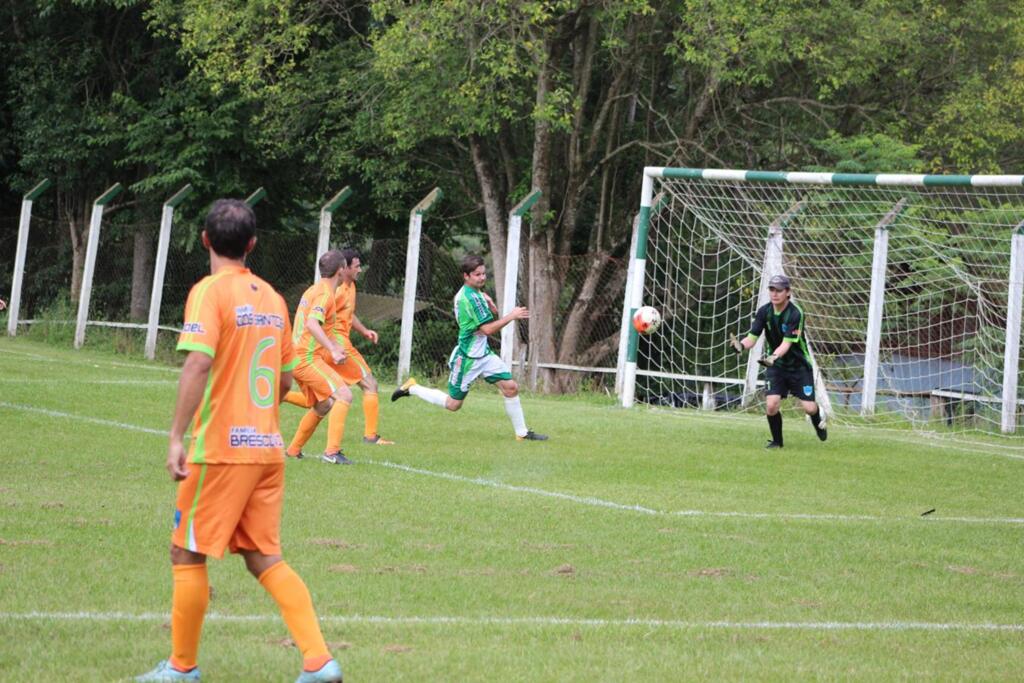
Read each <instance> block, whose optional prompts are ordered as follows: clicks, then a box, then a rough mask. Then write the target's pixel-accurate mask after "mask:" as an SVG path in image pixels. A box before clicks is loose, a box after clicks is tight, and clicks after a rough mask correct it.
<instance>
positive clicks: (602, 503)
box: [0, 401, 1024, 525]
mask: <svg viewBox="0 0 1024 683" xmlns="http://www.w3.org/2000/svg"><path fill="white" fill-rule="evenodd" d="M0 408H11V409H13V410H23V411H27V412H33V413H41V414H43V415H48V416H50V417H61V418H67V419H72V420H80V421H82V422H89V423H92V424H99V425H103V426H107V427H114V428H116V429H125V430H129V431H137V432H144V433H146V434H155V435H157V436H167V435H168V432H167V431H166V430H162V429H150V428H148V427H140V426H137V425H133V424H128V423H125V422H115V421H113V420H103V419H100V418H94V417H84V416H82V415H76V414H74V413H64V412H59V411H56V410H49V409H46V408H37V407H35V406H26V405H20V404H17V403H8V402H6V401H0ZM356 462H357V463H364V464H367V465H376V466H378V467H385V468H389V469H394V470H399V471H402V472H406V473H408V474H417V475H421V476H427V477H435V478H437V479H447V480H448V481H453V482H458V483H463V484H472V485H474V486H486V487H489V488H493V489H498V490H501V491H510V492H513V493H526V494H529V495H534V496H543V497H545V498H555V499H558V500H565V501H569V502H571V503H577V504H580V505H586V506H590V507H600V508H606V509H612V510H619V511H622V512H636V513H639V514H644V515H652V516H661V517H734V518H741V519H767V520H776V519H792V520H804V521H817V522H905V521H924V522H955V523H962V524H1021V525H1024V518H1021V517H939V516H929V517H918V516H914V517H882V516H878V515H838V514H814V513H799V512H733V511H715V510H676V511H671V510H657V509H655V508H649V507H645V506H643V505H636V504H634V505H629V504H625V503H616V502H614V501H610V500H604V499H602V498H594V497H592V496H578V495H575V494H572V493H562V492H560V491H548V490H545V489H538V488H534V487H531V486H515V485H514V484H505V483H503V482H500V481H495V480H493V479H483V478H481V477H465V476H462V475H459V474H451V473H449V472H436V471H434V470H427V469H423V468H419V467H410V466H408V465H400V464H398V463H393V462H389V461H386V460H371V459H367V458H360V459H358V460H357V461H356Z"/></svg>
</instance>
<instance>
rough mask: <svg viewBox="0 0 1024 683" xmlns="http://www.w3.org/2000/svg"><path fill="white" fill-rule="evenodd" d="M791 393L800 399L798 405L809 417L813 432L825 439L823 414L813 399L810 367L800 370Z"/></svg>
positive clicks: (826, 436)
mask: <svg viewBox="0 0 1024 683" xmlns="http://www.w3.org/2000/svg"><path fill="white" fill-rule="evenodd" d="M793 393H794V394H795V395H796V397H797V398H798V399H800V405H802V406H803V409H804V412H805V413H807V417H808V418H810V420H811V425H812V426H813V427H814V433H815V434H817V435H818V438H819V439H821V440H822V441H824V440H826V439H827V438H828V430H827V429H826V426H825V418H824V415H822V413H821V409H820V407H819V406H818V404H817V402H816V401H815V396H814V373H813V372H812V371H811V369H810V368H805V369H804V370H802V371H801V372H800V381H799V382H798V384H797V386H796V387H795V388H794V390H793Z"/></svg>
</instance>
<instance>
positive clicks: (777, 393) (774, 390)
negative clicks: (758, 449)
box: [765, 367, 788, 448]
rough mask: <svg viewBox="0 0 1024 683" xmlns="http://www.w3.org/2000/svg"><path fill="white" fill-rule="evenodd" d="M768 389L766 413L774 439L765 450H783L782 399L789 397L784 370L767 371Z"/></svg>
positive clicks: (772, 368)
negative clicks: (780, 410)
mask: <svg viewBox="0 0 1024 683" xmlns="http://www.w3.org/2000/svg"><path fill="white" fill-rule="evenodd" d="M765 379H766V380H767V381H768V389H767V391H766V392H765V413H766V414H767V417H768V429H769V431H771V435H772V439H771V441H769V442H768V443H766V444H765V448H782V413H781V412H779V409H780V408H781V407H782V399H783V398H785V397H786V396H787V395H788V391H787V387H786V382H785V377H784V376H783V373H782V368H777V367H770V368H768V369H767V370H766V371H765Z"/></svg>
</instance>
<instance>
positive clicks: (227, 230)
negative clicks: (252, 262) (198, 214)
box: [203, 199, 256, 259]
mask: <svg viewBox="0 0 1024 683" xmlns="http://www.w3.org/2000/svg"><path fill="white" fill-rule="evenodd" d="M203 229H204V230H206V237H207V238H208V239H209V240H210V247H211V248H212V249H213V250H214V251H215V252H216V253H217V254H219V255H220V256H223V257H225V258H230V259H240V258H242V257H243V256H245V249H246V247H248V246H249V241H250V240H251V239H252V238H253V237H255V236H256V214H255V213H253V211H252V207H251V206H249V205H248V204H246V203H245V202H243V201H242V200H240V199H218V200H217V201H215V202H214V203H213V206H211V207H210V212H209V213H207V214H206V221H205V223H204V224H203Z"/></svg>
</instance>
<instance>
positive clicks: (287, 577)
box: [193, 561, 331, 671]
mask: <svg viewBox="0 0 1024 683" xmlns="http://www.w3.org/2000/svg"><path fill="white" fill-rule="evenodd" d="M259 581H260V584H261V585H262V586H263V588H264V589H266V591H267V592H268V593H270V596H271V597H272V598H274V601H275V602H276V603H277V606H278V607H279V608H280V610H281V617H282V618H283V619H284V623H285V625H287V626H288V632H289V633H291V634H292V640H294V641H295V644H296V645H297V646H298V648H299V650H300V651H301V652H302V668H303V669H305V670H306V671H316V670H317V669H319V668H321V667H322V666H323V665H324V664H326V663H327V662H328V661H330V659H331V653H330V652H328V651H327V643H325V642H324V636H323V634H322V633H321V632H320V623H319V622H318V621H317V618H316V611H315V610H314V609H313V599H312V598H311V597H310V596H309V589H307V588H306V584H305V583H303V581H302V579H301V578H300V577H299V575H298V574H296V573H295V572H294V571H293V570H292V568H291V567H289V566H288V565H287V563H285V562H283V561H282V562H278V563H277V564H275V565H274V566H273V567H271V568H270V569H268V570H266V571H265V572H263V573H262V574H260V577H259ZM193 661H194V660H193Z"/></svg>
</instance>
